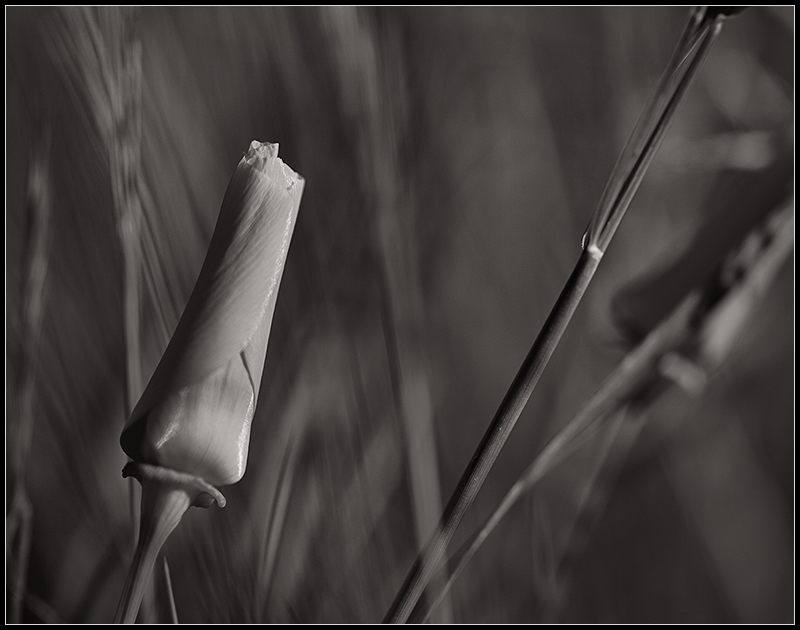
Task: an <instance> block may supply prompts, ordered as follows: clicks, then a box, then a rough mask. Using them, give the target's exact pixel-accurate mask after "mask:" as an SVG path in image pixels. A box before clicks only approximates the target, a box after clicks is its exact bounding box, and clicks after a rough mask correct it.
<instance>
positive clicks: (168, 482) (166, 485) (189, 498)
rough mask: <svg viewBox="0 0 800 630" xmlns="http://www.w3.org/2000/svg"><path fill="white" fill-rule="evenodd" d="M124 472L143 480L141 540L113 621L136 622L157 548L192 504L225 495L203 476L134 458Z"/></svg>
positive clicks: (221, 502) (219, 499)
mask: <svg viewBox="0 0 800 630" xmlns="http://www.w3.org/2000/svg"><path fill="white" fill-rule="evenodd" d="M123 475H125V476H133V477H136V478H137V479H139V481H140V482H141V483H142V510H141V513H142V516H141V523H140V526H139V542H138V544H137V545H136V551H135V552H134V554H133V560H132V561H131V566H130V569H129V570H128V577H127V579H126V580H125V586H124V588H123V589H122V596H121V597H120V601H119V605H118V606H117V614H116V615H115V617H114V623H135V622H136V615H137V613H138V612H139V606H140V605H141V603H142V598H143V597H144V593H145V589H146V587H147V583H148V581H149V579H150V574H151V573H152V572H153V567H154V566H155V562H156V558H157V557H158V552H159V551H160V550H161V547H162V546H163V545H164V542H166V540H167V537H169V535H170V534H171V533H172V531H173V530H174V529H175V528H176V527H177V525H178V523H180V521H181V518H182V517H183V515H184V513H185V512H186V510H188V509H189V507H191V506H192V505H197V506H201V507H208V506H209V505H211V503H213V502H214V501H216V502H217V503H219V505H220V506H221V507H222V506H224V505H225V498H224V497H223V496H222V494H221V493H220V492H219V491H218V490H217V489H216V488H214V487H213V486H210V485H209V484H208V483H206V482H205V481H204V480H203V479H201V478H200V477H195V476H193V475H187V474H185V473H179V472H177V471H174V470H170V469H168V468H162V467H160V466H150V465H148V464H139V463H135V462H134V463H130V464H128V465H127V466H125V468H124V469H123Z"/></svg>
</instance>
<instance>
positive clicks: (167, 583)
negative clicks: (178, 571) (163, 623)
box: [162, 558, 179, 623]
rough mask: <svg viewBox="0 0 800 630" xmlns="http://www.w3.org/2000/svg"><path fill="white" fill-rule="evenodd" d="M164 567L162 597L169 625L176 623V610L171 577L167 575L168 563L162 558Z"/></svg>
mask: <svg viewBox="0 0 800 630" xmlns="http://www.w3.org/2000/svg"><path fill="white" fill-rule="evenodd" d="M162 560H163V563H162V566H163V567H164V595H165V597H166V599H167V603H168V604H169V620H170V622H171V623H179V622H178V608H177V606H175V594H174V593H173V592H172V577H171V576H170V573H169V563H168V562H167V559H166V558H162Z"/></svg>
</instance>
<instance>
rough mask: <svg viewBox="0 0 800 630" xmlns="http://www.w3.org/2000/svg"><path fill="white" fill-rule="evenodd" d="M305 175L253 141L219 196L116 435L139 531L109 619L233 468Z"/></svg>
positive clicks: (128, 606)
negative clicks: (189, 283) (189, 276)
mask: <svg viewBox="0 0 800 630" xmlns="http://www.w3.org/2000/svg"><path fill="white" fill-rule="evenodd" d="M303 185H304V180H303V178H302V177H300V176H299V175H298V174H297V173H295V172H294V171H292V170H291V169H290V168H289V167H287V166H286V165H285V164H284V163H283V162H282V161H281V160H280V159H278V145H277V144H261V143H260V142H256V141H253V143H252V144H251V145H250V150H249V151H248V152H247V154H246V155H245V156H244V157H243V158H242V160H241V161H240V162H239V165H238V166H237V167H236V172H234V174H233V177H232V178H231V181H230V183H229V184H228V190H227V191H226V192H225V197H224V199H223V201H222V208H221V209H220V213H219V218H218V219H217V225H216V227H215V228H214V234H213V236H212V237H211V243H210V244H209V247H208V253H207V254H206V259H205V262H204V263H203V267H202V269H201V270H200V275H199V277H198V278H197V283H196V284H195V287H194V290H193V291H192V295H191V296H190V297H189V302H188V303H187V305H186V309H185V310H184V312H183V315H182V316H181V319H180V321H179V322H178V327H177V328H176V329H175V333H174V334H173V336H172V339H171V340H170V342H169V345H168V346H167V349H166V350H165V352H164V355H163V357H162V358H161V362H160V363H159V364H158V367H157V368H156V371H155V372H154V374H153V376H152V378H151V379H150V382H149V383H148V384H147V387H146V388H145V390H144V393H143V394H142V397H141V398H140V399H139V402H138V404H137V405H136V407H135V408H134V410H133V413H132V414H131V416H130V418H129V419H128V422H127V423H126V425H125V429H124V430H123V432H122V437H121V439H120V442H121V444H122V448H123V450H124V451H125V452H126V453H127V454H128V455H129V456H130V457H131V459H133V460H134V461H133V462H130V463H128V464H127V465H126V466H125V468H124V469H123V471H122V473H123V476H133V477H136V478H137V479H138V480H139V481H140V482H141V484H142V510H141V526H140V528H139V541H138V544H137V547H136V551H135V553H134V556H133V560H132V561H131V567H130V570H129V572H128V578H127V580H126V582H125V586H124V588H123V592H122V596H121V598H120V603H119V607H118V608H117V614H116V617H115V619H116V621H118V622H123V623H133V622H134V621H135V619H136V613H137V611H138V609H139V605H140V603H141V601H142V597H143V594H144V589H145V585H146V583H147V579H148V577H149V575H150V573H151V572H152V569H153V566H154V563H155V560H156V556H157V554H158V552H159V550H160V549H161V546H162V545H163V544H164V541H165V540H166V539H167V537H168V536H169V534H170V533H171V532H172V531H173V530H174V529H175V527H176V526H177V525H178V523H179V522H180V520H181V518H182V516H183V514H184V513H185V512H186V510H187V509H188V508H189V507H190V506H191V505H196V506H200V507H208V506H209V505H211V504H212V503H214V502H216V503H218V504H219V505H220V507H222V506H224V505H225V497H224V496H223V495H222V493H221V492H220V491H219V490H218V489H217V488H216V487H215V486H218V485H222V486H224V485H228V484H232V483H236V482H237V481H239V480H240V479H241V478H242V475H244V470H245V466H246V464H247V449H248V446H249V442H250V425H251V423H252V421H253V414H254V413H255V405H256V400H257V399H258V389H259V386H260V384H261V373H262V371H263V369H264V359H265V358H266V354H267V341H268V340H269V331H270V327H271V325H272V315H273V313H274V311H275V301H276V299H277V297H278V287H279V285H280V281H281V276H282V274H283V266H284V263H285V262H286V254H287V252H288V250H289V242H290V240H291V238H292V231H293V230H294V224H295V220H296V219H297V210H298V208H299V206H300V197H301V195H302V193H303Z"/></svg>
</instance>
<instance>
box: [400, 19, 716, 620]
mask: <svg viewBox="0 0 800 630" xmlns="http://www.w3.org/2000/svg"><path fill="white" fill-rule="evenodd" d="M693 16H694V13H693ZM706 18H707V14H706V13H705V12H704V13H703V14H702V21H703V22H705V21H706ZM693 19H694V18H693ZM723 19H724V16H722V15H717V16H716V17H714V18H713V22H712V23H711V24H710V26H709V27H708V31H707V33H706V36H705V38H704V39H702V41H701V42H700V45H699V48H698V50H697V53H696V54H695V56H694V58H693V59H692V60H691V61H690V62H689V66H688V68H687V69H686V72H685V73H684V74H683V76H682V77H681V78H680V80H677V81H673V80H672V79H671V78H669V79H667V80H666V81H664V82H662V87H663V90H664V92H665V93H664V94H663V96H662V95H661V94H657V95H656V98H655V101H654V102H660V101H661V100H662V99H663V100H664V101H666V105H665V106H664V108H663V110H661V111H658V110H656V109H648V110H647V111H646V114H647V115H648V117H652V118H651V120H643V121H640V123H639V125H641V126H642V128H643V129H649V130H650V131H649V133H648V134H647V138H646V140H645V142H644V145H643V149H642V151H641V152H640V154H639V155H637V156H636V158H635V159H634V160H632V162H631V164H630V166H629V170H628V172H627V173H624V174H623V173H622V172H617V171H615V173H613V174H612V183H611V185H610V186H609V187H608V188H610V189H612V190H613V189H616V192H615V193H614V194H613V195H612V200H611V202H610V204H609V205H608V206H605V205H601V206H600V207H599V208H598V211H596V212H595V217H593V219H592V221H591V222H590V224H589V230H588V231H587V233H586V234H585V235H584V239H583V245H584V248H585V249H584V252H583V253H582V255H581V257H580V259H579V261H578V264H577V265H576V267H575V270H574V271H573V273H572V276H571V277H570V278H569V280H568V281H567V284H566V286H565V288H564V290H563V291H562V293H561V295H560V296H559V298H558V300H557V302H556V304H555V306H554V307H553V310H552V311H551V313H550V316H549V317H548V319H547V321H546V322H545V325H544V327H543V329H542V331H541V332H540V333H539V336H538V337H537V338H536V341H535V342H534V344H533V347H532V348H531V350H530V352H529V354H528V356H527V357H526V359H525V361H524V362H523V365H522V367H521V368H520V370H519V372H518V373H517V376H516V378H515V379H514V382H513V383H512V384H511V387H510V389H509V391H508V393H507V394H506V397H505V399H504V400H503V402H502V403H501V405H500V408H499V409H498V411H497V413H496V415H495V417H494V419H493V420H492V422H491V424H490V425H489V428H488V430H487V431H486V433H485V434H484V437H483V440H482V441H481V443H480V445H479V446H478V449H477V450H476V452H475V454H474V455H473V457H472V460H471V461H470V463H469V465H468V466H467V468H466V470H465V471H464V474H463V475H462V477H461V480H460V481H459V483H458V485H457V487H456V490H455V492H454V493H453V495H452V497H451V499H450V501H449V502H448V504H447V507H446V508H445V511H444V514H443V515H442V520H441V530H440V531H437V533H436V534H435V535H434V537H433V538H431V540H430V541H429V543H428V544H427V545H426V546H425V547H424V548H423V550H422V551H421V552H420V554H419V556H418V557H417V560H416V561H415V563H414V565H413V566H412V568H411V571H410V572H409V574H408V577H407V578H406V581H405V582H404V583H403V585H402V586H401V587H400V590H399V592H398V594H397V596H396V598H395V600H394V602H393V603H392V605H391V607H390V608H389V611H388V612H387V614H386V617H385V618H384V621H386V622H392V623H403V622H405V621H407V620H408V617H409V616H410V615H411V612H412V611H413V609H414V607H415V606H416V603H417V601H418V600H419V598H420V597H421V595H422V592H423V590H424V588H425V586H426V585H427V583H428V581H429V580H430V578H431V576H432V575H433V573H434V571H435V568H436V566H437V564H438V563H439V561H440V560H441V558H442V557H443V556H444V553H445V550H446V548H447V545H448V544H449V542H450V539H451V538H452V537H453V535H454V533H455V530H456V529H457V528H458V525H459V523H460V522H461V519H462V518H463V516H464V513H465V512H466V510H467V508H468V507H469V506H470V505H471V504H472V501H473V500H474V498H475V496H477V494H478V490H479V489H480V487H481V485H483V482H484V481H485V479H486V476H487V475H488V473H489V470H490V469H491V467H492V465H493V464H494V461H495V460H496V459H497V456H498V455H499V452H500V450H501V449H502V447H503V445H504V444H505V441H506V440H507V439H508V436H509V435H510V433H511V431H512V430H513V428H514V425H515V424H516V422H517V420H518V418H519V416H520V414H521V413H522V409H523V408H524V407H525V405H526V403H527V401H528V399H529V398H530V396H531V394H532V393H533V389H534V387H535V386H536V383H537V382H538V380H539V377H540V376H541V374H542V372H543V371H544V368H545V367H546V365H547V363H548V361H549V359H550V356H551V355H552V353H553V351H554V350H555V347H556V345H557V344H558V342H559V340H560V339H561V336H562V334H563V332H564V330H565V329H566V327H567V325H568V324H569V321H570V319H571V318H572V315H573V313H574V312H575V309H576V308H577V306H578V303H579V302H580V300H581V298H582V297H583V294H584V292H585V291H586V288H587V287H588V285H589V282H590V281H591V279H592V277H593V276H594V273H595V271H596V270H597V266H598V265H599V263H600V260H601V258H602V256H603V253H604V252H605V250H606V248H607V246H608V244H609V242H610V241H611V239H612V238H613V236H614V233H615V232H616V229H617V227H619V223H620V222H621V221H622V218H623V216H624V214H625V211H626V210H627V208H628V206H629V205H630V203H631V201H632V200H633V196H634V195H635V193H636V191H637V190H638V187H639V184H641V182H642V179H643V178H644V174H645V173H646V171H647V168H648V167H649V165H650V163H651V162H652V159H653V157H654V156H655V153H656V151H657V150H658V147H659V145H660V143H661V141H662V140H663V138H664V136H665V134H666V131H667V128H668V127H669V123H670V122H671V121H672V119H673V118H674V116H675V113H676V112H677V109H678V106H679V105H680V103H681V102H682V100H683V97H685V95H686V94H687V92H688V90H689V88H690V87H691V84H692V82H693V80H694V78H696V76H697V74H698V72H699V70H700V68H701V67H702V64H703V61H704V60H705V58H706V56H707V54H708V52H709V51H710V49H711V46H712V45H713V43H714V41H715V40H716V38H717V37H718V36H719V33H720V31H721V29H722V21H723ZM691 24H692V23H691V22H690V27H689V28H690V29H691V28H692V27H691ZM692 32H693V31H689V34H688V35H686V34H684V35H682V36H681V39H680V41H679V43H678V49H677V55H678V56H679V57H682V56H683V54H684V50H685V48H686V46H687V40H689V41H691V40H692V39H693V36H692V35H691V33H692ZM685 33H686V31H685ZM673 58H674V57H673ZM674 65H675V64H674V62H670V66H674ZM676 69H677V68H676ZM638 134H639V131H638V130H635V131H634V138H636V136H637V135H638ZM623 175H624V176H623ZM615 177H619V180H620V181H621V184H619V187H618V188H617V185H616V182H614V180H613V178H615Z"/></svg>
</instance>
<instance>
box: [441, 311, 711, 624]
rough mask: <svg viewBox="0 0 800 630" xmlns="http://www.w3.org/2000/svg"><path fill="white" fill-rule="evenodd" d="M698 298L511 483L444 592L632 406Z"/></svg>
mask: <svg viewBox="0 0 800 630" xmlns="http://www.w3.org/2000/svg"><path fill="white" fill-rule="evenodd" d="M697 305H698V296H697V295H692V296H690V297H689V298H687V299H686V300H685V301H684V302H683V303H682V304H681V306H679V307H678V308H677V309H676V310H675V312H674V313H673V314H672V315H671V316H670V317H669V318H668V319H667V320H666V321H664V323H662V324H661V325H660V326H659V327H658V328H656V329H655V330H654V331H653V332H652V333H651V334H650V335H649V336H648V337H647V338H646V339H645V340H644V341H643V342H642V343H641V344H640V345H639V346H638V347H637V348H636V349H635V350H633V351H632V352H631V353H630V354H628V356H626V357H625V359H624V360H623V361H622V363H621V364H620V366H619V367H618V368H617V369H616V370H615V371H614V372H613V373H612V374H611V375H610V376H609V377H608V378H607V379H606V380H605V381H604V382H603V384H602V385H601V386H600V388H599V389H598V390H597V392H596V393H595V394H594V395H593V396H592V397H591V398H590V399H589V401H588V402H587V403H586V404H585V405H584V407H583V409H582V410H581V411H580V412H579V413H578V415H576V416H575V417H574V418H573V419H572V420H571V421H570V422H568V423H567V424H566V425H564V427H562V428H561V429H560V430H559V431H558V432H557V433H556V434H555V435H554V436H553V437H552V438H551V439H550V441H549V442H548V443H547V445H546V446H545V447H544V449H542V451H541V452H540V453H539V455H537V456H536V458H535V459H534V460H533V462H532V463H531V465H530V466H529V467H528V468H527V470H526V471H525V472H524V473H523V474H522V476H521V477H520V478H519V480H517V482H516V483H515V484H514V485H513V486H512V487H511V490H509V492H508V494H506V496H505V497H504V498H503V500H502V501H501V502H500V505H499V506H498V507H497V509H496V510H495V511H494V513H493V514H492V515H491V516H490V517H489V518H488V519H487V520H486V521H485V522H484V523H483V525H482V526H481V527H480V528H479V529H478V531H477V533H476V534H475V535H474V536H471V537H470V539H469V541H468V542H467V543H465V546H464V547H465V549H464V550H463V553H462V552H461V551H459V552H457V553H456V556H458V557H459V560H458V564H457V565H456V567H455V569H454V570H453V571H452V573H451V574H450V577H449V579H448V580H447V584H446V586H445V591H448V590H450V587H451V586H452V585H453V583H454V582H455V580H456V578H458V576H459V575H460V574H461V572H462V571H463V569H464V567H465V566H466V564H467V563H468V562H469V560H470V559H471V558H472V556H473V555H475V552H476V551H477V550H478V549H479V548H480V546H481V545H482V544H483V543H484V542H485V541H486V539H487V538H488V537H489V535H490V534H491V533H492V531H494V529H495V527H497V525H498V524H499V523H500V521H502V520H503V518H504V517H505V515H506V514H507V513H508V512H509V511H510V510H511V508H512V507H514V505H516V504H517V502H518V501H519V500H520V499H521V498H522V497H523V496H525V495H526V494H527V493H528V492H530V491H531V489H532V488H533V487H534V486H535V485H536V484H537V483H538V482H539V481H540V480H541V479H542V478H543V477H544V476H545V475H546V474H547V473H548V472H550V471H551V470H553V468H555V467H556V466H557V465H558V464H559V463H561V462H562V461H563V460H564V458H565V457H566V456H567V455H568V454H569V453H570V449H569V447H570V446H571V445H572V444H574V443H575V442H576V440H577V439H578V438H579V437H580V436H581V435H582V434H583V433H585V431H586V430H587V429H589V428H590V427H592V426H593V425H596V424H597V423H600V422H603V421H604V420H605V419H606V418H609V417H611V416H613V414H614V412H617V411H619V410H620V409H622V408H623V407H624V405H625V404H627V402H628V400H629V398H630V397H631V396H632V395H633V394H634V393H635V392H636V391H637V390H638V389H639V388H640V387H641V386H642V385H643V384H644V383H645V382H646V381H647V380H648V379H650V378H652V375H653V373H654V370H656V369H657V367H658V363H659V360H660V359H661V358H662V357H663V356H664V355H665V354H667V353H668V352H671V351H672V350H675V349H677V348H678V347H679V346H680V345H681V344H682V343H683V342H684V341H685V340H686V339H687V337H688V336H689V334H690V333H691V325H692V318H693V316H694V314H695V313H696V311H697ZM444 595H445V593H444V592H441V593H439V594H437V599H436V601H435V602H434V603H433V604H432V605H431V607H430V609H429V610H428V612H427V613H426V619H427V617H428V616H429V615H430V614H431V612H432V611H433V610H434V609H435V608H436V606H437V605H438V601H439V598H441V597H443V596H444Z"/></svg>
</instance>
